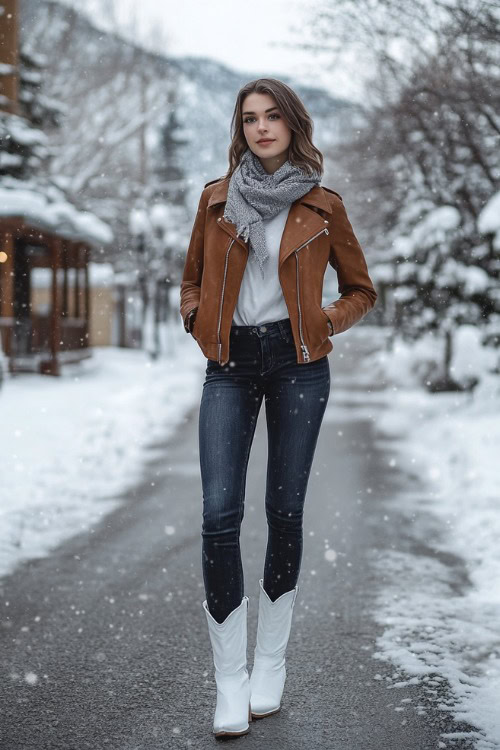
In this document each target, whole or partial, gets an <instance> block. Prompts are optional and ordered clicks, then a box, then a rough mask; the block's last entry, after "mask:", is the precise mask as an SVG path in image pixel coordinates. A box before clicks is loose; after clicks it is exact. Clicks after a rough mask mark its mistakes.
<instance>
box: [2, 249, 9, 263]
mask: <svg viewBox="0 0 500 750" xmlns="http://www.w3.org/2000/svg"><path fill="white" fill-rule="evenodd" d="M8 257H9V256H8V255H7V253H4V251H3V250H0V263H5V262H6V260H7V258H8Z"/></svg>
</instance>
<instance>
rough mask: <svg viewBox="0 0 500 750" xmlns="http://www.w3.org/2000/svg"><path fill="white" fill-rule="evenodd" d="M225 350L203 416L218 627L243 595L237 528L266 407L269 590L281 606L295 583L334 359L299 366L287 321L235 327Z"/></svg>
mask: <svg viewBox="0 0 500 750" xmlns="http://www.w3.org/2000/svg"><path fill="white" fill-rule="evenodd" d="M229 342H230V359H229V362H227V363H226V364H225V365H219V363H218V362H216V361H215V360H211V359H208V360H207V368H206V374H205V382H204V383H203V394H202V397H201V404H200V411H199V448H200V468H201V481H202V490H203V524H202V532H201V534H202V570H203V578H204V584H205V592H206V598H207V604H208V608H209V610H210V613H211V614H212V616H213V617H214V618H215V619H216V620H217V621H218V622H223V620H224V619H225V618H226V617H227V615H228V614H229V613H230V612H232V611H233V609H235V607H237V606H239V604H241V600H242V597H243V594H244V581H243V567H242V562H241V554H240V542H239V537H240V526H241V522H242V520H243V513H244V500H245V484H246V473H247V465H248V458H249V455H250V447H251V445H252V440H253V436H254V431H255V426H256V423H257V417H258V414H259V410H260V406H261V403H262V399H263V397H265V408H266V422H267V434H268V460H267V484H266V495H265V509H266V517H267V525H268V538H267V550H266V558H265V563H264V588H265V590H266V592H267V594H268V595H269V597H270V598H271V600H272V601H275V600H276V599H277V598H278V596H280V595H281V594H283V593H284V592H286V591H290V590H291V589H292V588H293V587H294V586H295V585H296V583H297V580H298V577H299V571H300V564H301V558H302V545H303V538H302V537H303V534H302V520H303V510H304V501H305V496H306V489H307V483H308V480H309V473H310V470H311V465H312V461H313V457H314V451H315V449H316V443H317V439H318V435H319V430H320V427H321V422H322V420H323V415H324V412H325V409H326V405H327V402H328V396H329V393H330V365H329V361H328V356H327V355H325V356H324V357H322V358H321V359H318V360H316V361H314V362H307V363H305V364H298V363H297V360H296V352H295V345H294V342H293V337H292V329H291V324H290V320H289V318H285V319H283V320H278V321H275V322H272V323H266V324H265V325H261V326H235V325H233V326H231V333H230V340H229Z"/></svg>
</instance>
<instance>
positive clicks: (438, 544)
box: [351, 327, 500, 750]
mask: <svg viewBox="0 0 500 750" xmlns="http://www.w3.org/2000/svg"><path fill="white" fill-rule="evenodd" d="M476 335H477V332H476ZM473 336H474V333H473V332H472V331H471V329H470V328H468V327H467V329H465V328H464V330H463V331H460V332H459V335H458V336H457V341H458V348H457V351H456V354H455V357H454V361H453V362H452V365H453V366H454V368H455V370H454V372H455V374H458V373H460V372H461V373H462V374H463V375H464V376H466V375H467V374H470V371H471V370H474V372H475V373H476V374H479V373H480V372H481V380H480V383H479V385H478V386H477V388H476V390H475V392H474V395H473V396H471V395H467V394H464V393H442V394H430V393H427V392H426V391H424V390H422V389H421V388H419V387H418V386H417V385H416V384H415V372H416V369H417V365H421V363H422V362H423V361H425V360H426V359H427V360H429V361H430V360H432V358H433V357H434V358H435V357H436V351H437V350H438V349H439V347H438V345H437V342H435V341H433V340H432V337H429V338H428V339H427V340H426V341H422V342H420V343H419V344H418V346H415V347H409V346H407V345H403V343H402V342H401V341H399V342H398V341H397V342H396V346H395V348H394V351H393V352H392V353H390V354H389V353H387V352H384V351H383V348H382V347H380V349H379V351H378V352H377V353H375V354H374V355H373V356H372V357H369V358H367V360H366V372H365V375H364V378H365V380H367V381H368V382H370V383H372V384H374V383H376V382H378V383H381V382H384V381H385V383H386V384H387V389H386V390H385V391H383V392H382V393H380V392H378V393H374V394H373V399H374V404H375V405H376V406H375V408H374V409H370V411H371V418H372V419H373V420H374V423H375V427H376V431H377V434H378V435H379V437H380V444H381V446H382V447H383V449H384V451H385V454H386V455H387V456H388V459H387V463H388V465H387V470H388V472H390V471H391V470H396V469H400V470H402V471H403V472H405V473H406V474H407V476H408V481H407V482H405V486H404V488H403V489H402V490H401V492H400V493H399V494H398V496H397V497H396V498H394V497H393V498H388V499H387V501H386V503H385V506H386V508H387V515H386V516H384V520H386V521H387V522H388V523H390V519H391V512H394V513H398V514H400V513H402V514H404V516H405V517H406V518H407V520H408V525H407V528H408V532H407V538H406V539H404V540H400V541H399V540H396V544H395V549H394V550H389V551H387V550H385V551H384V553H383V555H380V553H379V552H377V551H375V550H374V551H373V558H374V564H375V565H376V566H377V569H378V570H379V572H380V577H381V580H383V581H384V587H383V591H382V594H381V595H380V599H379V609H378V612H377V618H378V621H379V622H380V624H381V625H383V626H384V633H383V636H382V637H381V638H380V639H379V642H378V644H377V648H378V651H377V652H376V653H375V654H374V657H375V658H377V659H381V660H383V661H389V662H390V663H392V664H394V666H395V668H396V669H395V672H394V674H393V676H392V679H391V681H390V683H389V684H388V687H390V688H393V689H397V688H398V687H399V686H404V685H408V684H410V685H411V684H417V683H421V684H423V685H424V686H425V692H426V694H427V695H428V697H429V700H430V701H432V702H434V703H435V705H437V706H438V707H439V708H440V709H441V710H443V711H449V712H451V714H452V715H453V716H454V717H455V718H456V719H458V720H463V721H466V722H468V723H469V724H471V725H473V726H474V727H476V728H477V732H474V733H472V735H471V733H470V732H463V733H458V734H454V735H453V736H451V735H443V740H442V743H441V744H440V747H443V748H445V747H449V746H451V745H450V743H451V742H453V740H455V741H457V740H460V739H464V740H465V739H466V738H467V739H468V740H469V741H471V740H472V741H473V742H474V744H475V747H476V748H478V750H492V749H493V748H500V710H499V706H500V627H499V623H500V544H499V536H500V472H499V469H498V466H499V457H500V418H499V417H500V376H499V375H498V373H496V374H495V373H493V372H492V370H493V368H494V364H495V362H496V361H498V360H497V356H498V355H495V353H493V352H491V351H489V352H488V351H485V350H483V351H482V352H481V350H480V348H478V347H477V346H476V347H474V346H473V342H472V340H471V339H472V338H473ZM476 343H477V341H476ZM417 349H418V353H417ZM412 373H413V376H412ZM351 397H352V394H351ZM377 405H378V406H377ZM365 408H366V407H365ZM444 680H446V681H448V683H449V684H450V686H451V691H452V698H451V699H448V702H446V703H445V702H444V700H443V697H442V696H443V691H442V690H441V691H440V689H439V687H440V683H442V682H443V681H444ZM407 708H409V707H408V706H404V705H401V707H398V708H397V709H396V710H400V711H404V710H406V709H407ZM415 709H416V710H417V711H418V712H419V713H425V706H423V705H419V706H415Z"/></svg>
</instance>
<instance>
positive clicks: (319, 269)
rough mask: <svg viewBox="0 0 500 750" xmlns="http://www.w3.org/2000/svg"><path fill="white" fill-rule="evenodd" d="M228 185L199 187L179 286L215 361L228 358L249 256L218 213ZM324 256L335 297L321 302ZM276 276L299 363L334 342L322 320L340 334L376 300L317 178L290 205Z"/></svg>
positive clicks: (346, 229) (336, 201)
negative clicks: (333, 278) (330, 268)
mask: <svg viewBox="0 0 500 750" xmlns="http://www.w3.org/2000/svg"><path fill="white" fill-rule="evenodd" d="M228 185H229V179H228V178H220V179H218V180H212V181H211V182H207V184H206V185H205V187H204V189H203V191H202V193H201V198H200V202H199V206H198V211H197V214H196V218H195V221H194V225H193V230H192V233H191V239H190V242H189V247H188V250H187V255H186V262H185V266H184V273H183V277H182V282H181V288H180V298H181V300H180V313H181V316H182V319H183V321H184V327H185V329H186V331H187V332H188V333H191V334H192V335H193V337H194V338H195V339H196V341H197V342H198V345H199V346H200V349H201V350H202V352H203V354H204V355H205V357H207V359H212V360H216V361H217V362H218V363H219V364H221V365H225V364H226V363H227V362H228V361H229V358H230V356H229V334H230V329H231V323H232V320H233V313H234V310H235V307H236V303H237V301H238V294H239V290H240V285H241V281H242V278H243V273H244V271H245V266H246V263H247V258H248V243H246V242H244V241H243V240H242V238H241V237H237V236H236V226H235V225H234V224H233V223H231V222H229V221H227V220H226V219H224V217H223V213H224V203H225V201H226V197H227V189H228ZM327 263H330V265H331V266H333V268H334V269H335V270H336V272H337V277H338V289H339V292H340V294H341V297H340V298H339V299H337V300H335V301H334V302H330V303H329V304H328V305H326V306H325V307H321V302H322V293H323V277H324V274H325V271H326V267H327ZM278 277H279V281H280V284H281V288H282V291H283V296H284V298H285V302H286V305H287V308H288V313H289V318H290V322H291V325H292V331H293V339H294V343H295V348H296V350H297V362H298V363H305V362H312V361H314V360H316V359H319V358H320V357H324V356H325V354H328V353H329V352H330V351H331V350H332V349H333V344H332V342H331V341H330V338H329V337H330V336H331V333H330V326H329V325H328V319H329V320H330V321H331V323H332V325H333V332H334V334H335V333H342V331H346V330H347V329H348V328H350V327H351V326H353V325H354V324H355V323H357V322H358V321H359V320H361V318H362V317H363V316H364V315H366V313H367V312H369V311H370V310H371V309H372V307H373V306H374V305H375V300H376V299H377V293H376V291H375V289H374V287H373V284H372V282H371V279H370V277H369V275H368V269H367V265H366V261H365V257H364V255H363V251H362V249H361V247H360V244H359V242H358V240H357V239H356V236H355V234H354V232H353V229H352V226H351V224H350V222H349V219H348V218H347V213H346V210H345V208H344V203H343V201H342V198H341V196H340V195H339V194H338V193H336V192H335V191H334V190H329V189H328V188H325V187H322V186H319V185H315V186H314V187H313V188H312V189H311V190H310V191H309V192H308V193H306V194H305V195H304V196H303V197H302V198H299V199H298V200H296V201H294V202H293V203H292V204H291V206H290V211H289V213H288V217H287V221H286V224H285V229H284V231H283V235H282V239H281V245H280V249H279V263H278ZM190 313H192V314H191V315H190ZM193 321H194V322H193Z"/></svg>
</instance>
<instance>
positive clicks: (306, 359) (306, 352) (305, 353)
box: [294, 227, 328, 362]
mask: <svg viewBox="0 0 500 750" xmlns="http://www.w3.org/2000/svg"><path fill="white" fill-rule="evenodd" d="M323 232H324V233H325V234H328V229H327V228H326V227H325V228H324V229H322V230H321V232H318V233H317V234H315V235H314V237H310V238H309V239H308V240H307V242H304V243H303V244H302V245H301V246H300V247H298V248H297V249H296V250H294V253H295V267H296V271H297V284H296V286H297V306H298V308H299V336H300V342H301V344H300V348H301V349H302V356H303V357H304V362H309V360H310V359H311V355H310V354H309V349H308V348H307V346H306V345H305V342H304V336H303V332H302V310H301V307H300V289H299V256H298V252H299V250H301V249H302V248H303V247H305V246H306V245H308V244H309V243H310V242H312V241H313V240H314V239H316V237H319V235H320V234H323Z"/></svg>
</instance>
